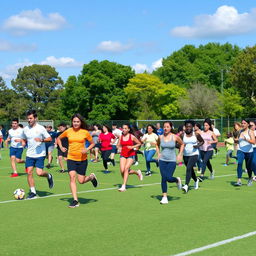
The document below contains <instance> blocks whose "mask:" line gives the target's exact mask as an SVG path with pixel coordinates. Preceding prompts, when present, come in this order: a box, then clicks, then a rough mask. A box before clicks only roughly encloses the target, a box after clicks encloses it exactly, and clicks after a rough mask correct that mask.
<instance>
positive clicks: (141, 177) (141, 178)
mask: <svg viewBox="0 0 256 256" xmlns="http://www.w3.org/2000/svg"><path fill="white" fill-rule="evenodd" d="M137 173H138V177H139V180H143V174H142V172H141V170H138V171H137Z"/></svg>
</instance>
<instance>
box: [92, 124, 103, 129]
mask: <svg viewBox="0 0 256 256" xmlns="http://www.w3.org/2000/svg"><path fill="white" fill-rule="evenodd" d="M94 126H96V127H97V128H98V129H99V130H101V126H100V125H99V124H94V125H93V127H94Z"/></svg>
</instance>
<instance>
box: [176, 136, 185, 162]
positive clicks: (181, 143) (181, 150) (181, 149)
mask: <svg viewBox="0 0 256 256" xmlns="http://www.w3.org/2000/svg"><path fill="white" fill-rule="evenodd" d="M175 139H176V141H177V142H178V144H179V145H180V147H179V154H178V155H177V161H178V162H180V161H181V160H182V155H183V151H184V148H185V144H184V143H183V141H182V139H181V138H180V137H179V136H177V135H175Z"/></svg>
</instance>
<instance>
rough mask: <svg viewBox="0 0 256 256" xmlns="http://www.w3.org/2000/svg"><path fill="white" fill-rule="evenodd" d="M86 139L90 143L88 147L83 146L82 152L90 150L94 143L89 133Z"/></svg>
mask: <svg viewBox="0 0 256 256" xmlns="http://www.w3.org/2000/svg"><path fill="white" fill-rule="evenodd" d="M87 141H88V142H89V143H90V146H89V147H88V148H83V149H82V154H86V153H87V152H88V151H90V150H91V149H92V148H93V147H94V146H95V143H94V141H93V139H92V136H91V135H89V136H88V138H87Z"/></svg>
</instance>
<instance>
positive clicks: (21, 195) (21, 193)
mask: <svg viewBox="0 0 256 256" xmlns="http://www.w3.org/2000/svg"><path fill="white" fill-rule="evenodd" d="M13 195H14V198H15V199H17V200H22V199H24V197H25V190H24V189H22V188H17V189H16V190H15V191H14V192H13Z"/></svg>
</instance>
